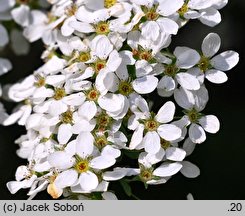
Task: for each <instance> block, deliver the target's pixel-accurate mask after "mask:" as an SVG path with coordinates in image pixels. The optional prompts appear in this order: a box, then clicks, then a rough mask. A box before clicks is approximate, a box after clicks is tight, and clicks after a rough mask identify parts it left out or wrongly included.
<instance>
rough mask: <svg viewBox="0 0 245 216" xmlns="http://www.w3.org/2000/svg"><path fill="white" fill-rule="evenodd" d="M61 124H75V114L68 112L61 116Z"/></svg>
mask: <svg viewBox="0 0 245 216" xmlns="http://www.w3.org/2000/svg"><path fill="white" fill-rule="evenodd" d="M61 122H63V123H64V124H72V122H73V112H72V111H71V110H68V111H66V112H64V113H62V114H61Z"/></svg>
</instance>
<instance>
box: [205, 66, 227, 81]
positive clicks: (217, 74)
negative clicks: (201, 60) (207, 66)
mask: <svg viewBox="0 0 245 216" xmlns="http://www.w3.org/2000/svg"><path fill="white" fill-rule="evenodd" d="M205 77H206V78H207V79H208V80H209V81H210V82H212V83H216V84H221V83H224V82H226V81H227V80H228V77H227V75H226V74H225V73H224V72H223V71H219V70H215V69H211V70H208V71H206V72H205Z"/></svg>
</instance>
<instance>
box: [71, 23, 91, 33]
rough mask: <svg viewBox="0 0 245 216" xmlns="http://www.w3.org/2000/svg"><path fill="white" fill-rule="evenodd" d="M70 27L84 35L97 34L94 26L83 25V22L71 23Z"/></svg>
mask: <svg viewBox="0 0 245 216" xmlns="http://www.w3.org/2000/svg"><path fill="white" fill-rule="evenodd" d="M69 26H70V27H71V28H73V29H74V30H76V31H78V32H82V33H91V32H95V29H94V27H93V26H92V25H90V24H89V23H83V22H78V21H76V20H75V21H73V20H72V21H70V23H69Z"/></svg>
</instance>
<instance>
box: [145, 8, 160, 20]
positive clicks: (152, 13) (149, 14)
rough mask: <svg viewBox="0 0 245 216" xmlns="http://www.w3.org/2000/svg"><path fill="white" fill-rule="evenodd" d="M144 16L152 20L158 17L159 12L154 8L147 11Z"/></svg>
mask: <svg viewBox="0 0 245 216" xmlns="http://www.w3.org/2000/svg"><path fill="white" fill-rule="evenodd" d="M145 16H146V18H147V19H148V20H152V21H154V20H157V19H158V18H159V14H158V13H157V12H155V11H154V10H150V11H148V12H147V13H146V15H145Z"/></svg>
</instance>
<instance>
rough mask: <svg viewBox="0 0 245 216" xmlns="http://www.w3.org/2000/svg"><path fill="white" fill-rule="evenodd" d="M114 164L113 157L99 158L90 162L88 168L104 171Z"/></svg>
mask: <svg viewBox="0 0 245 216" xmlns="http://www.w3.org/2000/svg"><path fill="white" fill-rule="evenodd" d="M115 162H116V160H115V158H114V157H109V156H108V155H106V156H99V157H96V158H94V159H92V160H91V162H90V166H91V167H92V168H94V169H106V168H108V167H110V166H112V165H114V164H115Z"/></svg>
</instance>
